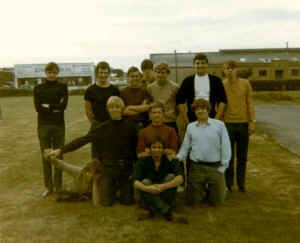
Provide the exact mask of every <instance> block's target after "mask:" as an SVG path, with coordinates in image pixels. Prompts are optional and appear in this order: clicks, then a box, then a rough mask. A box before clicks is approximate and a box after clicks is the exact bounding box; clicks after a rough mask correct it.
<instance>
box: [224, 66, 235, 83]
mask: <svg viewBox="0 0 300 243" xmlns="http://www.w3.org/2000/svg"><path fill="white" fill-rule="evenodd" d="M224 73H225V76H226V77H227V78H228V79H229V80H231V79H235V78H236V77H237V68H234V67H232V66H230V65H228V64H225V65H224Z"/></svg>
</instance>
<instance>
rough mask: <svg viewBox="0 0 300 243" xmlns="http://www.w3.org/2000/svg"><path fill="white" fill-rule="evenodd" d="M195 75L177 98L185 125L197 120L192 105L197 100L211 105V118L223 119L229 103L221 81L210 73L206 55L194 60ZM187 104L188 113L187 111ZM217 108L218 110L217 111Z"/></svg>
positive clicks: (182, 86)
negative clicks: (203, 100) (202, 100)
mask: <svg viewBox="0 0 300 243" xmlns="http://www.w3.org/2000/svg"><path fill="white" fill-rule="evenodd" d="M193 65H194V68H195V72H196V73H195V74H194V75H192V76H188V77H187V78H185V79H184V80H183V82H182V84H181V87H180V89H179V91H178V93H177V96H176V104H177V105H178V109H179V114H180V116H181V118H182V120H183V121H184V123H185V125H186V124H188V122H192V121H195V120H197V118H196V116H195V114H194V113H193V111H192V107H191V105H192V104H193V101H194V100H196V99H205V100H208V101H209V102H210V104H211V110H210V113H209V116H210V117H211V118H216V119H221V118H222V115H223V112H224V108H225V104H226V103H227V99H226V95H225V91H224V87H223V84H222V81H221V79H219V78H218V77H216V76H213V75H210V74H208V73H207V71H208V58H207V56H206V55H205V54H204V53H198V54H197V55H196V56H195V57H194V60H193ZM185 103H187V108H188V112H187V114H186V111H185ZM216 107H217V110H216Z"/></svg>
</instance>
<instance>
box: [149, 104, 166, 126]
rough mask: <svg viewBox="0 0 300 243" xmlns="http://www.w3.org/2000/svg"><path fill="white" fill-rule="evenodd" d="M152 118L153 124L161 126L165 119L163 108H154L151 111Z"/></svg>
mask: <svg viewBox="0 0 300 243" xmlns="http://www.w3.org/2000/svg"><path fill="white" fill-rule="evenodd" d="M150 118H151V120H152V124H153V125H155V126H159V125H161V124H162V123H163V120H164V112H163V110H162V109H161V108H154V109H151V111H150Z"/></svg>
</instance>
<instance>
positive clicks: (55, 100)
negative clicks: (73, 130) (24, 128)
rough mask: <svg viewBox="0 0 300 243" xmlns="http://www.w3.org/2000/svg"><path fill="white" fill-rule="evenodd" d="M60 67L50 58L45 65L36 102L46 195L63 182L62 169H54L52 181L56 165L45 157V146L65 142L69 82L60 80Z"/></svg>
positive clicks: (37, 88)
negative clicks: (43, 76)
mask: <svg viewBox="0 0 300 243" xmlns="http://www.w3.org/2000/svg"><path fill="white" fill-rule="evenodd" d="M58 72H59V67H58V65H57V64H56V63H54V62H50V63H48V64H47V65H46V67H45V73H46V82H44V83H42V84H39V85H37V86H36V87H35V88H34V91H33V94H34V96H33V97H34V105H35V109H36V111H37V113H38V136H39V140H40V147H41V152H42V159H43V169H44V183H45V187H46V191H45V192H43V194H42V196H44V197H45V196H47V195H49V194H50V193H52V191H53V189H54V188H55V190H56V191H59V190H60V189H61V186H62V171H61V170H59V169H56V168H55V169H54V180H53V182H52V168H51V164H50V163H48V162H47V161H46V160H45V159H44V157H43V150H44V149H49V148H54V149H56V148H60V147H61V146H63V145H64V142H65V120H64V111H65V109H66V107H67V104H68V89H67V85H66V84H63V83H59V82H58V81H57V74H58Z"/></svg>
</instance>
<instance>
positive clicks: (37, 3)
mask: <svg viewBox="0 0 300 243" xmlns="http://www.w3.org/2000/svg"><path fill="white" fill-rule="evenodd" d="M3 1H4V0H3ZM181 3H182V4H183V5H181ZM0 21H1V31H2V32H1V39H0V41H1V45H0V53H1V55H0V66H13V65H14V64H23V63H46V62H49V61H56V62H98V61H101V60H107V61H109V62H110V64H111V66H113V67H115V68H122V69H124V70H127V68H128V67H129V66H131V65H137V66H139V64H140V62H141V60H142V59H143V58H147V57H149V55H150V54H151V53H161V52H167V53H168V52H174V50H177V51H178V52H188V51H192V52H198V51H217V50H219V49H236V48H265V47H268V48H272V47H274V48H282V47H285V46H286V42H287V41H288V42H289V47H300V1H299V0H251V1H246V0H244V1H243V0H239V1H237V0H210V1H201V0H190V1H189V0H185V1H175V0H174V1H172V0H151V1H149V0H144V1H143V0H48V1H45V0H24V1H20V0H6V1H5V3H2V5H1V14H0Z"/></svg>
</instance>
